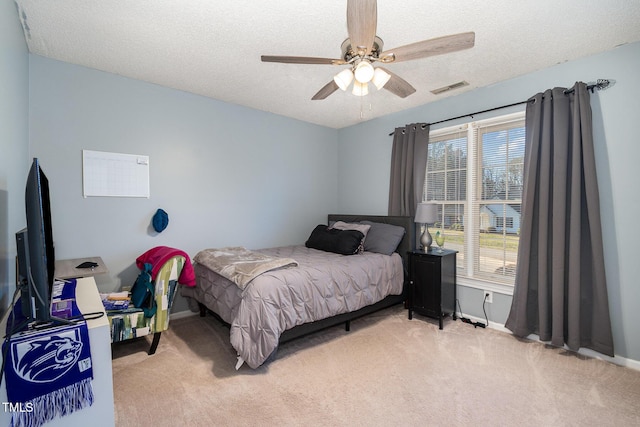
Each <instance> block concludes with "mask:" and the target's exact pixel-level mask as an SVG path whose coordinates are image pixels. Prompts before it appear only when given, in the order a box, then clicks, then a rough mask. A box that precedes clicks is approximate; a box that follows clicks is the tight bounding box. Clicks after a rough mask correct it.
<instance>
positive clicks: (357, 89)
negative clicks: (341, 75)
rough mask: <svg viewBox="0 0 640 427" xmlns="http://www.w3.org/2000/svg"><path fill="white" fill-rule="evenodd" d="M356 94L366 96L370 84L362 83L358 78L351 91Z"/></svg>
mask: <svg viewBox="0 0 640 427" xmlns="http://www.w3.org/2000/svg"><path fill="white" fill-rule="evenodd" d="M351 93H353V94H354V95H355V96H365V95H367V94H368V93H369V84H368V83H360V82H359V81H358V80H357V79H356V81H355V82H353V90H352V91H351Z"/></svg>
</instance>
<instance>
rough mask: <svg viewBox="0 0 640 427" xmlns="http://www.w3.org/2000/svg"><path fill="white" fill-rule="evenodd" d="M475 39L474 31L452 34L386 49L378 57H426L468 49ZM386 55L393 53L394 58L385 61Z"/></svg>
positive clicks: (406, 59) (397, 59)
mask: <svg viewBox="0 0 640 427" xmlns="http://www.w3.org/2000/svg"><path fill="white" fill-rule="evenodd" d="M475 39H476V33H474V32H468V33H460V34H453V35H450V36H444V37H438V38H435V39H429V40H423V41H421V42H416V43H411V44H408V45H405V46H400V47H397V48H395V49H388V50H386V51H384V52H382V53H381V54H380V58H381V59H382V61H383V62H399V61H410V60H412V59H419V58H426V57H428V56H434V55H441V54H443V53H449V52H455V51H458V50H463V49H469V48H471V47H473V44H474V43H475ZM388 55H393V57H395V59H390V60H386V61H385V59H384V58H385V57H386V56H388Z"/></svg>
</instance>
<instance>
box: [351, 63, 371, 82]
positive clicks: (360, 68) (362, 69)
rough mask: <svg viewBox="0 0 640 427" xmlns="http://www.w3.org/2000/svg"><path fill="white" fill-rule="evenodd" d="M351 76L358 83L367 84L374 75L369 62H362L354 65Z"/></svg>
mask: <svg viewBox="0 0 640 427" xmlns="http://www.w3.org/2000/svg"><path fill="white" fill-rule="evenodd" d="M353 74H354V75H355V78H356V80H357V81H358V82H360V83H369V82H370V81H371V79H372V78H373V74H374V70H373V65H371V63H369V61H365V60H362V61H360V62H359V63H358V65H356V68H355V71H354V72H353Z"/></svg>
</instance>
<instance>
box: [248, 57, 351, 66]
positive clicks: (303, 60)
mask: <svg viewBox="0 0 640 427" xmlns="http://www.w3.org/2000/svg"><path fill="white" fill-rule="evenodd" d="M260 59H261V60H262V62H282V63H285V64H328V65H344V64H346V62H345V61H344V60H343V59H331V58H314V57H309V56H272V55H262V56H261V57H260Z"/></svg>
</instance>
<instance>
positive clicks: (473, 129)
mask: <svg viewBox="0 0 640 427" xmlns="http://www.w3.org/2000/svg"><path fill="white" fill-rule="evenodd" d="M524 145H525V131H524V112H521V113H516V114H510V115H507V116H501V117H497V118H494V119H490V120H483V121H477V122H472V123H467V124H464V125H459V126H455V127H449V128H445V129H438V130H435V131H432V132H431V134H430V137H429V148H428V150H429V151H428V158H427V171H426V178H425V185H424V195H423V199H424V200H425V201H430V202H435V203H437V204H438V205H439V208H438V216H439V219H438V221H437V222H436V223H435V224H433V225H432V226H431V234H435V232H436V231H438V230H440V231H441V232H442V233H444V235H445V247H448V248H450V249H455V250H457V251H458V277H460V278H469V279H479V280H484V281H490V282H494V283H497V284H501V285H507V286H512V285H513V283H514V279H515V267H516V263H517V257H518V243H519V240H520V237H519V234H520V215H521V214H520V212H521V206H522V189H523V172H524Z"/></svg>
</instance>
